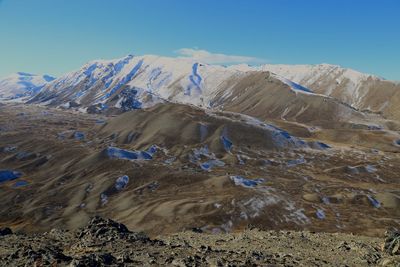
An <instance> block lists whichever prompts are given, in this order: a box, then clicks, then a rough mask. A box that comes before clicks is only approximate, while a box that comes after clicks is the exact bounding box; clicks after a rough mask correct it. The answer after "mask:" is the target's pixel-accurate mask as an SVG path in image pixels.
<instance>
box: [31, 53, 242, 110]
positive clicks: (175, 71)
mask: <svg viewBox="0 0 400 267" xmlns="http://www.w3.org/2000/svg"><path fill="white" fill-rule="evenodd" d="M239 73H240V72H239V71H235V70H229V69H227V68H224V67H221V66H212V65H204V64H201V63H198V62H194V61H192V60H186V59H176V58H167V57H158V56H140V57H134V56H131V55H129V56H127V57H124V58H122V59H117V60H101V61H92V62H89V63H87V64H86V65H84V66H83V67H82V68H81V69H80V70H78V71H75V72H71V73H69V74H66V75H65V76H63V77H60V78H58V79H56V80H55V81H54V82H52V83H51V84H49V85H47V86H45V88H44V89H43V92H41V93H40V94H39V95H38V96H37V97H35V98H34V99H33V101H35V102H48V103H50V104H57V105H62V104H64V105H68V103H69V102H73V103H74V104H78V105H83V106H89V105H99V106H104V105H107V106H110V104H111V105H112V106H114V107H123V108H128V107H127V106H126V104H127V103H126V102H129V103H131V104H132V105H131V107H132V108H135V107H136V108H140V107H146V106H150V105H153V104H154V103H157V102H160V101H161V99H164V100H168V99H169V100H173V101H176V102H183V103H189V104H194V105H198V106H203V105H207V100H209V99H210V98H211V97H212V95H213V94H214V91H215V88H217V87H218V85H219V84H220V83H222V82H223V81H226V80H228V79H229V78H230V77H231V76H233V75H237V74H239Z"/></svg>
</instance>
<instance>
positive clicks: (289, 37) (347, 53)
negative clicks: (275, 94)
mask: <svg viewBox="0 0 400 267" xmlns="http://www.w3.org/2000/svg"><path fill="white" fill-rule="evenodd" d="M182 48H190V49H201V50H206V51H209V52H212V53H223V54H226V55H237V56H248V57H254V58H259V59H260V60H259V61H258V62H262V61H265V62H268V63H282V64H318V63H331V64H338V65H342V66H344V67H350V68H354V69H357V70H360V71H363V72H367V73H373V74H377V75H380V76H382V77H384V78H387V79H393V80H400V1H399V0H375V1H372V0H197V1H196V0H141V1H139V0H0V76H5V75H8V74H10V73H13V72H17V71H25V72H31V73H38V74H42V73H48V74H52V75H56V76H58V75H60V74H62V73H64V72H67V71H72V70H74V69H77V68H79V67H80V66H81V65H82V64H84V63H85V62H87V61H89V60H93V59H98V58H105V59H108V58H118V57H122V56H125V55H127V54H135V55H142V54H158V55H164V56H177V52H176V51H177V50H179V49H182ZM228 63H229V62H228Z"/></svg>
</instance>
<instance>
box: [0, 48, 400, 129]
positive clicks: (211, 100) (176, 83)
mask: <svg viewBox="0 0 400 267" xmlns="http://www.w3.org/2000/svg"><path fill="white" fill-rule="evenodd" d="M0 96H1V98H3V99H4V98H7V99H16V98H19V99H20V100H23V101H26V102H28V103H38V104H43V105H48V106H56V107H63V108H77V109H79V110H81V111H88V112H92V113H93V112H109V111H111V112H117V111H116V110H117V109H120V110H122V111H127V110H132V109H138V108H145V107H151V106H153V105H155V104H157V103H160V102H165V101H169V102H174V103H184V104H191V105H195V106H198V107H204V108H212V109H219V110H231V111H237V112H241V113H245V114H249V115H256V117H262V118H282V119H286V120H292V121H298V122H309V121H318V123H323V121H332V120H336V121H349V120H355V121H360V120H363V119H365V116H367V115H368V114H376V115H379V116H381V117H382V118H385V119H390V120H400V110H398V109H397V108H396V106H398V104H399V103H400V85H399V84H398V83H396V82H392V81H387V80H384V79H383V78H380V77H377V76H374V75H369V74H363V73H360V72H357V71H354V70H351V69H345V68H341V67H339V66H335V65H329V64H320V65H261V66H253V67H252V66H248V65H243V64H242V65H232V66H228V67H225V66H219V65H208V64H203V63H201V62H196V61H194V60H191V59H184V58H168V57H159V56H153V55H146V56H132V55H129V56H126V57H124V58H121V59H116V60H95V61H91V62H89V63H87V64H85V65H84V66H83V67H82V68H80V69H79V70H77V71H73V72H70V73H67V74H65V75H62V76H61V77H59V78H56V79H54V78H51V77H50V76H47V75H44V76H35V75H30V74H25V73H18V74H15V75H12V76H11V77H9V78H5V79H3V80H1V81H0ZM318 123H317V124H318Z"/></svg>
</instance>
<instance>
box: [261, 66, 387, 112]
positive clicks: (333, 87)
mask: <svg viewBox="0 0 400 267" xmlns="http://www.w3.org/2000/svg"><path fill="white" fill-rule="evenodd" d="M257 69H259V70H264V71H271V72H273V73H276V74H278V75H281V76H283V77H285V78H286V79H289V80H291V81H293V82H296V83H298V84H301V85H303V86H305V87H308V88H310V89H312V90H313V91H315V92H317V93H319V94H323V95H328V96H333V97H336V98H339V99H340V100H342V101H344V102H346V103H348V104H351V105H352V106H357V104H359V103H360V102H361V100H362V97H363V96H364V94H365V90H363V89H364V88H363V87H364V86H365V83H367V82H368V81H381V80H383V79H381V78H379V77H377V76H374V75H370V74H365V73H361V72H358V71H355V70H352V69H346V68H342V67H340V66H337V65H330V64H319V65H263V66H260V67H259V68H257Z"/></svg>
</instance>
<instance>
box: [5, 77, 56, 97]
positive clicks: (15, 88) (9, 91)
mask: <svg viewBox="0 0 400 267" xmlns="http://www.w3.org/2000/svg"><path fill="white" fill-rule="evenodd" d="M53 80H54V78H53V77H51V76H49V75H43V76H39V75H34V74H29V73H24V72H18V73H15V74H12V75H10V76H8V77H6V78H4V79H2V80H0V99H17V98H22V97H27V96H33V95H36V94H37V93H39V91H40V90H41V89H42V88H43V86H44V85H45V84H47V83H49V82H51V81H53Z"/></svg>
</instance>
